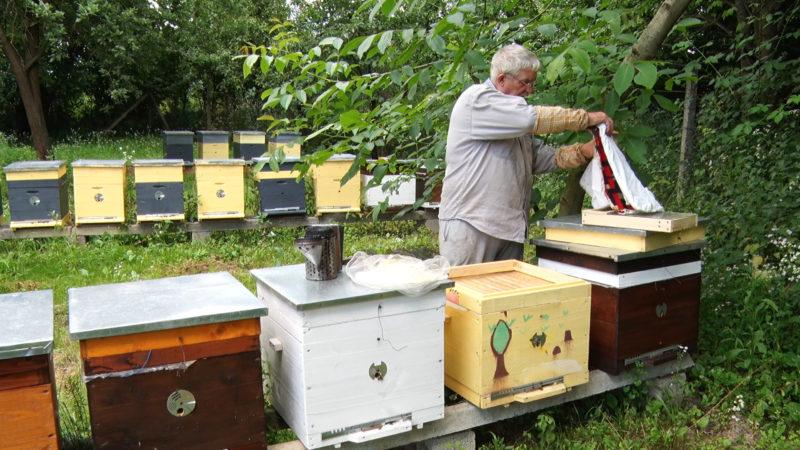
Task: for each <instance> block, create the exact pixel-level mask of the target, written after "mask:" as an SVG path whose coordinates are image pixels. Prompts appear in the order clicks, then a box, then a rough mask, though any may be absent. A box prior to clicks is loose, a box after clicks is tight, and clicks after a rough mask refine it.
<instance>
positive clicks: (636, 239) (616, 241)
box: [539, 215, 705, 252]
mask: <svg viewBox="0 0 800 450" xmlns="http://www.w3.org/2000/svg"><path fill="white" fill-rule="evenodd" d="M539 225H540V226H542V227H544V228H545V236H544V237H545V239H547V240H550V241H558V242H567V243H571V244H584V245H595V246H603V247H608V248H614V249H618V250H627V251H631V252H649V251H653V250H658V249H661V248H665V247H670V246H673V245H679V244H685V243H687V242H694V241H698V240H702V239H703V238H704V236H705V224H704V221H703V220H700V221H699V223H698V225H697V226H695V227H691V228H685V229H681V230H679V231H676V232H674V233H661V232H656V231H649V230H639V229H631V228H619V227H609V226H597V225H584V224H582V223H581V216H580V215H575V216H566V217H558V218H555V219H547V220H541V221H539Z"/></svg>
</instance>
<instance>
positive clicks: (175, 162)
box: [133, 159, 183, 167]
mask: <svg viewBox="0 0 800 450" xmlns="http://www.w3.org/2000/svg"><path fill="white" fill-rule="evenodd" d="M133 165H134V167H165V166H167V167H172V166H183V160H182V159H137V160H134V161H133Z"/></svg>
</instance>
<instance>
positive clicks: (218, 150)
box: [195, 130, 230, 159]
mask: <svg viewBox="0 0 800 450" xmlns="http://www.w3.org/2000/svg"><path fill="white" fill-rule="evenodd" d="M195 136H196V137H197V144H198V149H199V150H200V159H227V158H229V157H230V155H229V153H230V145H229V144H228V141H229V140H230V136H229V134H228V132H227V131H207V130H200V131H197V132H196V133H195Z"/></svg>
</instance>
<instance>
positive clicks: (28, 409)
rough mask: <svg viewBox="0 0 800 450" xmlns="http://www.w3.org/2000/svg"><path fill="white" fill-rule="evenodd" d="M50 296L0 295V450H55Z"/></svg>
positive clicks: (56, 423) (55, 426) (47, 292)
mask: <svg viewBox="0 0 800 450" xmlns="http://www.w3.org/2000/svg"><path fill="white" fill-rule="evenodd" d="M52 349H53V292H52V291H35V292H24V293H16V294H4V295H0V448H2V449H4V450H6V449H8V450H26V449H32V448H35V449H52V450H54V449H58V448H59V443H60V442H59V441H60V440H59V435H58V416H57V410H58V407H57V405H58V403H57V401H56V392H55V386H56V384H55V377H54V376H53V357H52Z"/></svg>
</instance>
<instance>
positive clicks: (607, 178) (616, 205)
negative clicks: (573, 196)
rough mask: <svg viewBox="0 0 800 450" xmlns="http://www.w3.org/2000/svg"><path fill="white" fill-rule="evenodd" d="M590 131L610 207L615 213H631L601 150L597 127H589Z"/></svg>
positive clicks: (603, 151) (631, 208) (601, 144)
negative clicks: (598, 157)
mask: <svg viewBox="0 0 800 450" xmlns="http://www.w3.org/2000/svg"><path fill="white" fill-rule="evenodd" d="M590 129H591V130H592V135H594V148H595V149H596V150H597V154H598V155H600V168H601V172H602V173H603V186H604V187H605V191H606V196H607V197H608V199H609V201H611V207H612V208H613V209H614V210H615V211H617V212H624V211H626V210H630V211H633V207H631V206H630V205H629V204H628V203H627V202H625V197H624V196H623V195H622V191H621V190H620V188H619V183H617V179H616V178H615V177H614V171H613V170H611V165H609V164H608V158H607V157H606V151H605V149H603V140H602V139H600V131H599V130H598V129H597V127H591V128H590Z"/></svg>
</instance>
